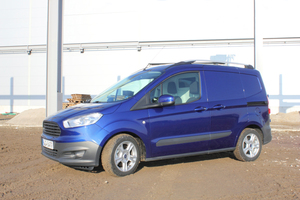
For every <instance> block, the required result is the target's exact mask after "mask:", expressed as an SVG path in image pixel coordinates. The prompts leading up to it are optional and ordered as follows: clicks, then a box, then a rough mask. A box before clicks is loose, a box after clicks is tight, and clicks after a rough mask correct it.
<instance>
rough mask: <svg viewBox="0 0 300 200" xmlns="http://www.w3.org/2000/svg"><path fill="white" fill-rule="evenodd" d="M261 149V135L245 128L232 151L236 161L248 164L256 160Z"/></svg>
mask: <svg viewBox="0 0 300 200" xmlns="http://www.w3.org/2000/svg"><path fill="white" fill-rule="evenodd" d="M261 148H262V135H261V134H260V133H259V132H257V130H255V129H250V128H246V129H244V130H243V132H242V133H241V135H240V137H239V140H238V142H237V144H236V148H235V150H234V151H233V154H234V156H235V157H236V159H238V160H241V161H244V162H249V161H254V160H256V159H257V158H258V157H259V155H260V152H261Z"/></svg>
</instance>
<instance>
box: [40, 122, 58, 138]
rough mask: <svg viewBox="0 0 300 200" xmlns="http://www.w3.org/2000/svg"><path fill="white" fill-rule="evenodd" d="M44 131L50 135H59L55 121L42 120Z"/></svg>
mask: <svg viewBox="0 0 300 200" xmlns="http://www.w3.org/2000/svg"><path fill="white" fill-rule="evenodd" d="M43 128H44V133H45V134H46V135H51V136H60V133H61V130H60V128H59V126H58V124H57V123H55V122H51V121H44V122H43Z"/></svg>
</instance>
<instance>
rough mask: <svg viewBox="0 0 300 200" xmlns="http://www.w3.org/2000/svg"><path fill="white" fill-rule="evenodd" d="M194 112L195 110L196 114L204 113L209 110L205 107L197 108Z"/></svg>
mask: <svg viewBox="0 0 300 200" xmlns="http://www.w3.org/2000/svg"><path fill="white" fill-rule="evenodd" d="M194 110H195V111H196V112H202V111H206V110H207V108H205V107H197V108H195V109H194Z"/></svg>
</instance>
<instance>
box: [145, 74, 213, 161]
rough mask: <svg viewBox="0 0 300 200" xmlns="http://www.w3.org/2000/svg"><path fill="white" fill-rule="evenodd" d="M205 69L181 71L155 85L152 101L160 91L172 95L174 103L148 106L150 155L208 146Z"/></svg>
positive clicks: (203, 149)
mask: <svg viewBox="0 0 300 200" xmlns="http://www.w3.org/2000/svg"><path fill="white" fill-rule="evenodd" d="M200 75H202V72H199V71H194V72H187V73H180V74H177V75H175V76H172V77H171V78H168V79H167V80H164V81H163V82H162V83H161V84H159V85H158V86H157V87H155V88H154V89H153V90H152V91H151V93H150V98H151V99H150V101H152V102H153V103H155V101H157V100H158V98H159V95H172V96H174V99H175V104H174V105H171V106H164V107H158V108H149V109H148V113H149V123H150V135H151V136H150V137H151V157H159V156H169V155H174V154H184V153H193V152H199V151H206V150H208V142H209V139H210V135H209V132H210V120H211V119H210V111H208V110H207V107H208V102H207V98H206V91H205V87H203V84H201V76H200Z"/></svg>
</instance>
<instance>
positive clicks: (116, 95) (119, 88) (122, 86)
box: [91, 71, 161, 103]
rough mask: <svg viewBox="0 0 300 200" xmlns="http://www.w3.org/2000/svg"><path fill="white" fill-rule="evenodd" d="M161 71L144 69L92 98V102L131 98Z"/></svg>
mask: <svg viewBox="0 0 300 200" xmlns="http://www.w3.org/2000/svg"><path fill="white" fill-rule="evenodd" d="M160 75H161V72H159V71H142V72H138V73H136V74H133V75H131V76H129V77H127V78H125V79H124V80H122V81H120V82H118V83H117V84H115V85H114V86H112V87H110V88H109V89H107V90H105V91H104V92H102V93H101V94H99V95H98V96H96V97H95V98H93V99H92V101H91V102H92V103H108V102H116V101H122V100H125V99H129V98H131V97H133V96H134V95H136V94H137V93H138V92H139V91H141V90H142V89H143V88H144V87H146V86H147V85H148V84H149V83H151V82H152V81H153V80H154V79H156V78H157V77H159V76H160Z"/></svg>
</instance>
